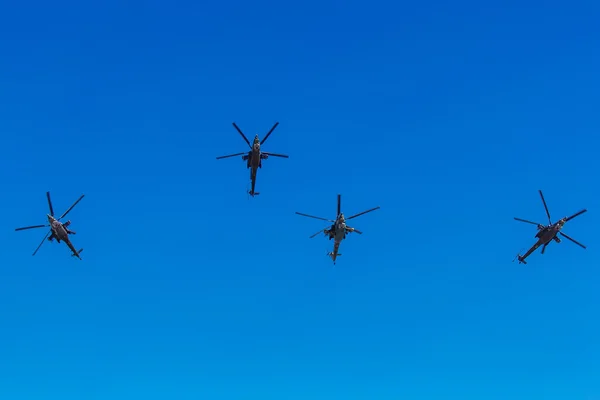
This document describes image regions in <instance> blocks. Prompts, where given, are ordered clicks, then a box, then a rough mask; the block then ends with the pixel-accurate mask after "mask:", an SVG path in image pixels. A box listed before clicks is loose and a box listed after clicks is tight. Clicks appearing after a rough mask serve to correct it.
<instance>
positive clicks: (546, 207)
mask: <svg viewBox="0 0 600 400" xmlns="http://www.w3.org/2000/svg"><path fill="white" fill-rule="evenodd" d="M539 192H540V197H541V198H542V203H544V208H545V209H546V215H547V216H548V223H549V224H550V225H552V220H551V219H550V211H548V206H547V205H546V200H545V199H544V195H543V194H542V191H541V190H539Z"/></svg>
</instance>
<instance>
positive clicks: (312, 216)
mask: <svg viewBox="0 0 600 400" xmlns="http://www.w3.org/2000/svg"><path fill="white" fill-rule="evenodd" d="M296 214H298V215H302V216H303V217H309V218H315V219H320V220H322V221H327V222H333V223H335V221H333V220H330V219H327V218H321V217H315V216H314V215H308V214H303V213H299V212H297V211H296Z"/></svg>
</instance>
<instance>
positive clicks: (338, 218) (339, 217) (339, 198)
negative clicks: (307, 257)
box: [296, 194, 381, 238]
mask: <svg viewBox="0 0 600 400" xmlns="http://www.w3.org/2000/svg"><path fill="white" fill-rule="evenodd" d="M379 208H381V207H379V206H377V207H375V208H371V209H369V210H366V211H363V212H360V213H358V214H354V215H352V216H350V217H345V216H344V214H343V213H342V195H341V194H338V195H337V214H336V219H335V220H332V219H328V218H322V217H316V216H314V215H310V214H304V213H299V212H297V211H296V214H298V215H302V216H303V217H309V218H314V219H320V220H321V221H327V222H331V223H333V224H336V223H338V222H343V223H345V222H346V221H348V220H351V219H353V218H356V217H360V216H361V215H364V214H366V213H369V212H371V211H375V210H378V209H379ZM321 232H323V230H320V231H319V232H317V233H315V234H314V235H312V236H311V238H313V237H315V236H317V235H318V234H319V233H321ZM353 232H356V233H358V234H361V233H362V232H361V231H359V230H357V229H353Z"/></svg>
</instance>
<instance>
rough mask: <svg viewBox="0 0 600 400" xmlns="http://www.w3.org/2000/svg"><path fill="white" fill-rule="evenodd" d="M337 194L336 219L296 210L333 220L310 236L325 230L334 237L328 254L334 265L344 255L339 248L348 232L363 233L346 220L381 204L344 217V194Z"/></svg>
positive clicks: (304, 215) (330, 237)
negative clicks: (330, 223) (329, 224)
mask: <svg viewBox="0 0 600 400" xmlns="http://www.w3.org/2000/svg"><path fill="white" fill-rule="evenodd" d="M337 196H338V198H337V217H336V219H335V221H333V220H331V219H327V218H321V217H315V216H314V215H308V214H303V213H299V212H296V214H298V215H302V216H303V217H309V218H316V219H320V220H323V221H328V222H333V225H331V226H330V227H329V228H325V229H321V230H320V231H318V232H317V233H315V234H314V235H312V236H311V237H310V238H311V239H312V238H314V237H315V236H317V235H318V234H319V233H321V232H323V233H324V234H325V236H328V237H329V240H331V239H334V243H333V251H331V252H328V253H327V255H328V256H329V257H331V259H332V260H333V264H334V265H335V259H336V258H337V256H341V255H342V254H341V253H338V250H339V247H340V244H341V243H342V240H344V239H345V238H346V234H347V233H350V232H356V233H358V234H359V235H362V232H361V231H359V230H358V229H356V228H351V227H350V226H348V225H346V221H348V220H350V219H352V218H356V217H359V216H361V215H363V214H366V213H368V212H371V211H375V210H378V209H379V208H380V207H379V206H377V207H375V208H371V209H370V210H367V211H363V212H361V213H358V214H355V215H353V216H351V217H347V218H346V217H344V214H343V213H342V195H341V194H338V195H337Z"/></svg>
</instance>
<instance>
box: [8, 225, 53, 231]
mask: <svg viewBox="0 0 600 400" xmlns="http://www.w3.org/2000/svg"><path fill="white" fill-rule="evenodd" d="M49 226H50V225H33V226H26V227H24V228H17V229H15V231H23V230H25V229H34V228H47V227H49Z"/></svg>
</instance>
